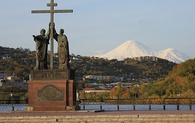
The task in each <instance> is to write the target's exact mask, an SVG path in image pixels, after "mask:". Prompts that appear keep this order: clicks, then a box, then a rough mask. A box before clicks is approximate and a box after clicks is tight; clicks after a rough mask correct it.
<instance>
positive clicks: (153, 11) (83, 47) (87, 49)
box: [0, 0, 195, 58]
mask: <svg viewBox="0 0 195 123" xmlns="http://www.w3.org/2000/svg"><path fill="white" fill-rule="evenodd" d="M48 2H50V1H49V0H43V1H40V0H25V1H24V0H17V1H13V0H6V1H4V3H3V5H2V4H1V5H0V15H1V23H0V28H1V33H0V38H1V40H0V45H1V46H9V47H14V48H15V47H23V48H30V49H31V50H34V49H35V48H34V47H35V43H34V41H33V38H32V35H38V34H39V31H40V29H41V28H45V29H47V28H48V23H49V14H31V10H36V9H38V10H40V9H49V7H47V3H48ZM55 2H56V3H58V6H57V7H55V9H73V10H74V12H73V13H72V14H55V23H56V30H57V31H59V29H60V28H64V29H65V33H66V35H67V36H68V39H69V45H70V52H71V53H74V54H80V55H96V54H94V53H96V51H104V52H108V51H110V50H112V49H113V48H115V47H117V46H118V45H120V44H122V43H124V42H125V41H127V40H130V39H132V40H137V41H139V42H142V43H143V44H146V45H148V46H150V47H154V48H155V49H157V50H163V49H166V48H168V47H173V48H175V49H177V50H179V51H181V52H184V53H186V54H187V55H189V56H190V57H192V58H193V57H195V54H194V52H195V49H194V46H195V41H194V40H195V38H194V34H195V30H194V29H195V13H194V11H195V7H194V5H195V1H194V0H185V1H184V0H139V1H137V0H122V1H119V0H112V1H111V0H110V1H105V0H82V1H80V0H55ZM8 5H9V7H8ZM55 49H57V44H56V43H55Z"/></svg>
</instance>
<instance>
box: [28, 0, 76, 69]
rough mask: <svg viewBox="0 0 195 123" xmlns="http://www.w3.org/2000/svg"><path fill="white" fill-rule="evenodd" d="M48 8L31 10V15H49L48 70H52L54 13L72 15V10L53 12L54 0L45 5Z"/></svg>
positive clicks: (55, 4)
mask: <svg viewBox="0 0 195 123" xmlns="http://www.w3.org/2000/svg"><path fill="white" fill-rule="evenodd" d="M47 6H48V7H50V10H32V11H31V12H32V13H50V23H51V25H50V28H51V33H50V40H51V42H50V48H51V52H50V53H51V54H50V69H53V52H54V50H53V49H54V43H53V24H54V13H72V12H73V10H72V9H66V10H54V6H57V3H54V0H50V3H48V4H47Z"/></svg>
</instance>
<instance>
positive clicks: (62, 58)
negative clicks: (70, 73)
mask: <svg viewBox="0 0 195 123" xmlns="http://www.w3.org/2000/svg"><path fill="white" fill-rule="evenodd" d="M54 39H55V40H56V41H57V42H58V57H59V69H68V68H69V45H68V39H67V36H66V35H58V34H57V33H54Z"/></svg>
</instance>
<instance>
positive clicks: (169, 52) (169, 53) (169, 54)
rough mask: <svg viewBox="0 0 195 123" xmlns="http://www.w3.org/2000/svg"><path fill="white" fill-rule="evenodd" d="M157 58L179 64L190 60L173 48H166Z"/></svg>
mask: <svg viewBox="0 0 195 123" xmlns="http://www.w3.org/2000/svg"><path fill="white" fill-rule="evenodd" d="M157 57H159V58H162V59H167V60H168V61H172V62H175V63H181V62H184V61H185V60H188V59H190V57H189V56H187V55H186V54H184V53H181V52H179V51H178V50H175V49H173V48H168V49H166V50H163V51H159V52H158V55H157Z"/></svg>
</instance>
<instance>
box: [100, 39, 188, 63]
mask: <svg viewBox="0 0 195 123" xmlns="http://www.w3.org/2000/svg"><path fill="white" fill-rule="evenodd" d="M141 56H155V57H159V58H162V59H167V60H168V61H171V62H175V63H181V62H184V61H186V60H188V59H190V57H189V56H187V55H186V54H184V53H181V52H179V51H177V50H175V49H173V48H168V49H166V50H163V51H156V50H154V49H152V48H150V47H148V46H146V45H144V44H142V43H140V42H137V41H134V40H128V41H126V42H125V43H123V44H121V45H120V46H118V47H116V48H115V49H113V50H111V51H110V52H108V53H105V54H103V55H99V56H98V57H101V58H108V59H117V60H123V59H125V58H134V57H141Z"/></svg>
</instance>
